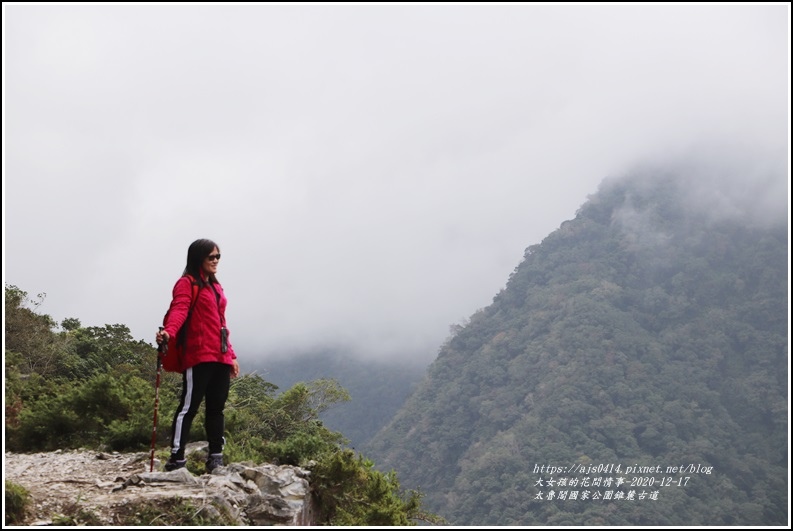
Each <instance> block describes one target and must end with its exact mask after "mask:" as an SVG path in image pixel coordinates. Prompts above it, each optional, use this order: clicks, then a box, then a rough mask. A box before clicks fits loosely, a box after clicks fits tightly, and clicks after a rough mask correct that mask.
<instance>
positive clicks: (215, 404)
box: [171, 362, 231, 459]
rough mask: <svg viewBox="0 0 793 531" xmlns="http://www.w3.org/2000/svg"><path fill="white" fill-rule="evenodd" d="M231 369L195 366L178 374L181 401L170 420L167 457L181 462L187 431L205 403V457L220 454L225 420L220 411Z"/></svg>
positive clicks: (223, 405)
mask: <svg viewBox="0 0 793 531" xmlns="http://www.w3.org/2000/svg"><path fill="white" fill-rule="evenodd" d="M230 384H231V365H226V364H225V363H215V362H212V363H199V364H198V365H196V366H194V367H190V368H189V369H187V370H186V371H184V372H183V373H182V397H181V399H180V400H179V407H178V408H176V413H175V414H174V417H173V428H172V430H171V437H172V439H171V457H172V459H184V451H185V447H186V446H187V443H188V442H189V439H190V428H191V427H192V425H193V419H194V418H195V416H196V413H198V408H199V406H201V401H202V400H206V423H205V426H204V428H205V429H206V435H207V441H208V442H209V453H210V454H220V453H223V444H224V443H225V439H224V438H223V433H224V430H225V420H224V417H223V409H224V408H225V407H226V399H227V398H228V396H229V386H230Z"/></svg>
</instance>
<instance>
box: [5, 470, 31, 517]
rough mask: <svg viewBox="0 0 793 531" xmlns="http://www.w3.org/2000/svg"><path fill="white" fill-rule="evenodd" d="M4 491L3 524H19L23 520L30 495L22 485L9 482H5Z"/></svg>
mask: <svg viewBox="0 0 793 531" xmlns="http://www.w3.org/2000/svg"><path fill="white" fill-rule="evenodd" d="M5 490H6V494H5V513H6V514H5V523H6V525H13V524H19V523H21V522H22V521H23V520H24V519H25V512H26V511H27V507H28V504H29V503H30V493H29V492H28V491H27V489H26V488H25V487H23V486H22V485H18V484H16V483H14V482H13V481H9V480H5Z"/></svg>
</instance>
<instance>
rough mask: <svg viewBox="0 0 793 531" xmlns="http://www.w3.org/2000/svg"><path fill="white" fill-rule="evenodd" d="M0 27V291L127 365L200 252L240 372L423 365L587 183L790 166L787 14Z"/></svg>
mask: <svg viewBox="0 0 793 531" xmlns="http://www.w3.org/2000/svg"><path fill="white" fill-rule="evenodd" d="M3 15H4V20H5V32H4V39H5V44H4V46H5V52H6V75H5V76H4V88H5V95H6V108H5V112H4V121H5V132H6V136H5V138H4V143H5V157H4V159H5V167H4V171H5V175H4V187H5V192H6V193H5V194H4V201H5V205H4V206H5V208H4V216H5V224H4V232H5V235H4V236H5V237H4V242H5V243H4V245H5V251H6V252H4V257H6V258H5V260H4V262H5V263H4V267H5V269H4V276H5V280H6V282H8V283H11V284H15V285H18V286H19V287H20V288H22V289H24V290H26V291H30V292H33V293H37V292H41V291H43V292H47V293H48V298H47V302H46V303H45V305H44V306H43V307H42V311H44V312H46V313H50V315H52V316H53V317H54V318H55V319H57V320H61V319H63V318H65V317H78V318H80V319H81V320H82V322H83V324H84V325H102V324H105V323H123V324H127V325H128V326H130V328H131V330H132V332H133V335H134V336H135V337H138V338H141V339H146V340H150V339H151V338H152V337H153V335H154V331H155V330H156V327H157V325H158V324H159V321H160V320H161V318H162V315H163V314H164V312H165V309H166V308H167V305H168V302H169V297H170V289H171V287H172V285H173V283H174V282H175V281H176V278H177V277H178V275H179V274H180V273H181V271H182V269H183V267H184V260H185V255H186V250H187V246H188V245H189V243H190V242H192V241H193V240H194V239H196V238H203V237H208V238H212V239H215V240H216V241H217V242H218V243H219V244H220V246H221V249H222V251H223V255H224V258H223V260H222V263H221V267H220V272H219V276H220V278H221V281H222V282H223V284H224V287H225V289H226V291H227V292H228V294H229V297H230V306H229V326H230V328H231V330H232V339H233V340H234V341H235V344H236V346H237V348H239V349H241V350H242V351H244V352H245V354H243V355H251V356H262V357H267V356H275V355H277V354H278V353H279V352H284V351H294V350H295V349H300V348H319V347H322V346H327V345H341V346H343V348H346V349H349V350H350V351H351V352H354V353H356V354H357V355H361V356H400V357H402V358H408V357H420V358H424V359H426V358H429V357H432V356H433V355H434V354H435V352H436V351H437V348H438V347H439V346H440V344H441V343H442V342H443V340H444V339H445V338H446V336H447V335H448V329H449V326H450V325H451V324H454V323H457V322H460V321H461V320H463V319H465V318H466V317H467V316H469V315H471V314H472V313H473V312H475V311H476V310H477V309H478V308H481V307H484V306H486V305H487V304H489V303H490V301H491V300H492V297H493V296H494V295H495V294H496V293H497V292H498V290H499V289H500V288H502V287H503V286H504V285H505V284H506V281H507V279H508V277H509V274H510V272H511V271H512V270H513V269H514V267H515V266H516V265H517V264H518V263H519V262H520V260H521V258H522V256H523V251H524V249H525V248H526V247H527V246H528V245H531V244H534V243H538V242H539V241H541V240H542V239H543V238H544V237H545V236H546V235H547V234H548V233H550V232H551V231H552V230H554V229H555V228H557V227H558V226H559V225H560V224H561V223H562V222H563V221H564V220H566V219H571V218H572V217H573V216H574V215H575V211H576V210H577V208H578V207H580V206H581V204H583V202H584V201H585V200H586V197H587V195H589V194H591V193H592V192H594V191H595V190H596V188H597V186H598V183H599V182H600V181H601V180H602V179H603V178H604V177H606V176H608V175H614V174H619V173H621V172H623V171H625V170H626V169H627V168H631V167H633V166H634V165H635V164H637V163H639V162H641V161H643V160H647V159H648V158H649V159H655V160H657V159H661V160H663V159H664V158H666V157H667V156H671V155H673V154H678V153H681V152H685V151H686V150H689V149H695V147H696V146H700V145H715V146H725V145H726V146H731V149H732V148H735V149H736V150H740V151H746V152H748V153H763V154H765V155H766V156H770V157H771V158H773V159H774V160H781V159H783V158H786V156H787V148H788V142H789V140H788V123H789V122H788V120H789V100H790V97H789V72H790V71H789V64H790V63H789V59H790V57H789V50H790V42H789V7H788V6H786V5H760V6H750V5H726V6H725V5H721V6H704V5H702V6H660V5H657V6H652V5H643V6H636V5H634V6H616V5H599V6H598V5H593V6H541V5H525V4H524V5H510V6H505V5H500V6H485V5H457V6H441V5H435V6H397V5H391V6H389V5H365V6H357V5H315V6H298V5H264V4H256V5H192V6H176V5H170V6H168V5H165V6H153V5H126V6H124V5H103V6H93V5H36V6H24V5H12V6H8V5H4V7H3ZM715 151H716V153H717V154H718V150H715ZM769 153H770V154H771V155H768V154H769ZM771 165H772V166H773V170H774V171H772V172H760V173H756V174H753V175H749V174H747V175H746V176H745V178H746V179H747V182H748V183H749V184H748V185H747V186H745V187H743V188H742V189H745V190H749V191H750V193H751V194H753V195H756V196H757V197H758V198H760V199H759V201H774V198H778V197H779V194H778V193H777V192H778V191H780V190H782V189H783V187H786V186H787V185H786V183H787V182H788V181H787V175H779V169H780V167H781V166H784V164H782V165H780V164H777V163H771ZM770 190H773V191H774V192H773V193H769V191H770ZM785 197H789V194H788V195H785ZM775 204H777V205H778V204H779V203H778V199H776V203H775Z"/></svg>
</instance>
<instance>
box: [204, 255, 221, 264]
mask: <svg viewBox="0 0 793 531" xmlns="http://www.w3.org/2000/svg"><path fill="white" fill-rule="evenodd" d="M207 260H209V261H210V262H211V261H212V260H220V253H218V254H210V255H209V256H207Z"/></svg>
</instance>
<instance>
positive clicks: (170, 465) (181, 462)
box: [165, 457, 187, 472]
mask: <svg viewBox="0 0 793 531" xmlns="http://www.w3.org/2000/svg"><path fill="white" fill-rule="evenodd" d="M186 465H187V459H174V458H173V457H171V458H170V459H168V461H166V462H165V471H166V472H172V471H174V470H178V469H180V468H184V467H185V466H186Z"/></svg>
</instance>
